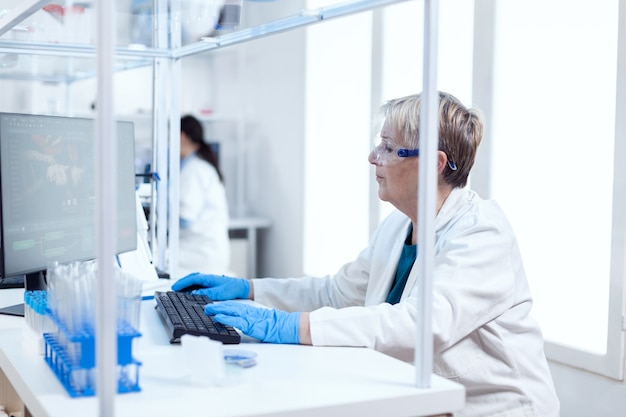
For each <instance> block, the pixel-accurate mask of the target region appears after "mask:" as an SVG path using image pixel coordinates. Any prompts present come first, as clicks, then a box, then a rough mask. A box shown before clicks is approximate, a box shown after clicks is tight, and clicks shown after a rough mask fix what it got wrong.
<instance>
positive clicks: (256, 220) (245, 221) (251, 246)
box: [228, 217, 270, 278]
mask: <svg viewBox="0 0 626 417" xmlns="http://www.w3.org/2000/svg"><path fill="white" fill-rule="evenodd" d="M269 226H270V221H269V220H268V219H264V218H260V217H232V218H231V219H230V223H229V225H228V230H229V232H230V235H231V238H233V237H238V236H237V235H238V232H243V233H244V234H245V238H246V240H247V250H246V257H247V259H246V271H247V274H246V278H258V277H257V271H256V268H257V250H258V249H257V239H258V237H257V231H258V229H265V228H268V227H269Z"/></svg>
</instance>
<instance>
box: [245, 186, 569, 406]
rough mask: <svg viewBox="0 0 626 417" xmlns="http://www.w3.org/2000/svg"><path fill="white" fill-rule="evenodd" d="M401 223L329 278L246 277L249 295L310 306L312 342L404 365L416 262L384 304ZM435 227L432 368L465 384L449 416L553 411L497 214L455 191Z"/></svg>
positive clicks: (537, 338) (384, 227) (411, 333)
mask: <svg viewBox="0 0 626 417" xmlns="http://www.w3.org/2000/svg"><path fill="white" fill-rule="evenodd" d="M409 225H410V220H409V219H408V218H407V217H406V216H405V215H404V214H402V213H400V212H394V213H392V214H391V215H390V216H389V217H388V218H387V219H385V221H384V222H383V223H382V224H381V226H380V227H379V228H378V230H377V231H376V232H375V233H374V235H373V236H372V239H371V241H370V244H369V246H368V247H367V248H366V249H365V250H363V251H362V252H361V253H360V254H359V256H358V258H357V259H356V260H355V261H353V262H351V263H348V264H346V265H344V266H343V267H342V268H341V269H340V270H339V272H338V273H337V274H336V275H334V276H327V277H322V278H309V277H306V278H289V279H270V278H264V279H256V280H254V294H255V300H256V301H258V302H259V303H261V304H265V305H268V306H274V307H276V308H279V309H283V310H286V311H311V314H310V322H311V337H312V340H313V344H314V345H316V346H364V347H369V348H373V349H376V350H378V351H381V352H384V353H387V354H389V355H391V356H394V357H397V358H400V359H402V360H404V361H409V362H412V361H413V360H414V346H415V341H416V321H415V316H416V314H417V309H416V304H417V301H416V292H417V288H416V283H417V280H418V278H419V277H418V276H417V271H416V269H417V268H413V269H412V271H411V273H410V275H409V278H408V281H407V284H406V287H405V289H404V292H403V294H402V299H401V301H400V302H399V303H398V304H396V305H390V304H388V303H386V302H385V300H386V297H387V294H388V293H389V290H390V288H391V285H392V283H393V279H394V274H395V270H396V266H397V261H398V259H399V257H400V252H401V250H402V246H403V244H404V240H405V238H406V235H407V232H408V228H409ZM435 230H436V243H435V259H434V268H435V269H434V277H433V337H434V358H433V361H434V364H433V366H434V372H435V373H436V374H438V375H440V376H442V377H445V378H449V379H451V380H454V381H456V382H459V383H461V384H463V385H464V386H465V388H466V393H467V400H466V407H465V408H464V409H463V410H462V411H461V412H458V413H456V414H455V416H457V417H489V416H491V417H495V416H498V417H531V416H533V417H539V416H540V417H557V416H558V415H559V402H558V399H557V397H556V394H555V390H554V387H553V384H552V378H551V375H550V370H549V368H548V364H547V361H546V359H545V355H544V350H543V343H544V341H543V337H542V334H541V332H540V329H539V327H538V326H537V324H536V323H535V321H533V319H532V318H531V317H530V316H529V311H530V309H531V305H532V299H531V295H530V291H529V288H528V283H527V280H526V275H525V272H524V268H523V265H522V260H521V256H520V253H519V249H518V246H517V242H516V239H515V236H514V234H513V231H512V229H511V226H510V225H509V223H508V221H507V219H506V217H505V215H504V213H503V212H502V210H501V209H500V207H499V206H498V205H497V204H496V203H495V202H493V201H487V200H482V199H481V198H480V197H479V196H478V195H477V194H476V193H474V192H473V191H470V190H467V189H455V190H453V191H452V193H451V194H450V195H449V196H448V198H447V199H446V201H445V203H444V205H443V207H442V208H441V210H440V211H439V213H438V215H437V218H436V221H435ZM418 256H419V246H418ZM366 365H367V364H364V366H366Z"/></svg>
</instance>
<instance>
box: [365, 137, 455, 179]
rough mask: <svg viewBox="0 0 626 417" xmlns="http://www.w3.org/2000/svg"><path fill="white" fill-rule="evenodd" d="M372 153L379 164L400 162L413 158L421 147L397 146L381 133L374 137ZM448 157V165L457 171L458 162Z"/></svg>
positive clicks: (418, 153)
mask: <svg viewBox="0 0 626 417" xmlns="http://www.w3.org/2000/svg"><path fill="white" fill-rule="evenodd" d="M372 153H373V155H374V161H375V162H376V163H379V164H383V165H384V164H388V163H395V162H400V161H402V160H404V159H406V158H412V157H415V156H419V155H420V150H419V148H416V149H407V148H402V147H399V146H396V145H395V144H394V143H392V142H391V141H389V140H386V139H383V138H381V137H380V135H376V138H375V139H374V144H373V146H372ZM447 159H448V167H450V169H451V170H453V171H456V164H455V163H454V161H453V160H452V159H450V158H449V157H448V158H447Z"/></svg>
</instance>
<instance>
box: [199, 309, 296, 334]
mask: <svg viewBox="0 0 626 417" xmlns="http://www.w3.org/2000/svg"><path fill="white" fill-rule="evenodd" d="M204 314H206V315H207V316H212V315H215V317H214V318H213V320H215V321H217V322H218V323H222V324H225V325H227V326H233V327H236V328H238V329H239V330H241V331H242V332H243V333H244V334H246V335H248V336H252V337H254V338H255V339H259V340H261V341H263V342H269V343H291V344H298V343H300V338H299V337H298V331H299V330H300V313H299V312H297V313H287V312H285V311H280V310H274V309H267V308H259V307H254V306H251V305H249V304H244V303H240V302H237V301H224V302H223V303H212V304H207V305H206V306H205V307H204Z"/></svg>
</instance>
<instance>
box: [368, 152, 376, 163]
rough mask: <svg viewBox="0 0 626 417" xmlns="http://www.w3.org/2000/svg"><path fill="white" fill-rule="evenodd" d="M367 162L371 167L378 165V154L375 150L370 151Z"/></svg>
mask: <svg viewBox="0 0 626 417" xmlns="http://www.w3.org/2000/svg"><path fill="white" fill-rule="evenodd" d="M367 160H368V162H369V163H370V164H372V165H376V164H378V153H377V152H376V149H372V151H371V152H370V154H369V155H368V157H367Z"/></svg>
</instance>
